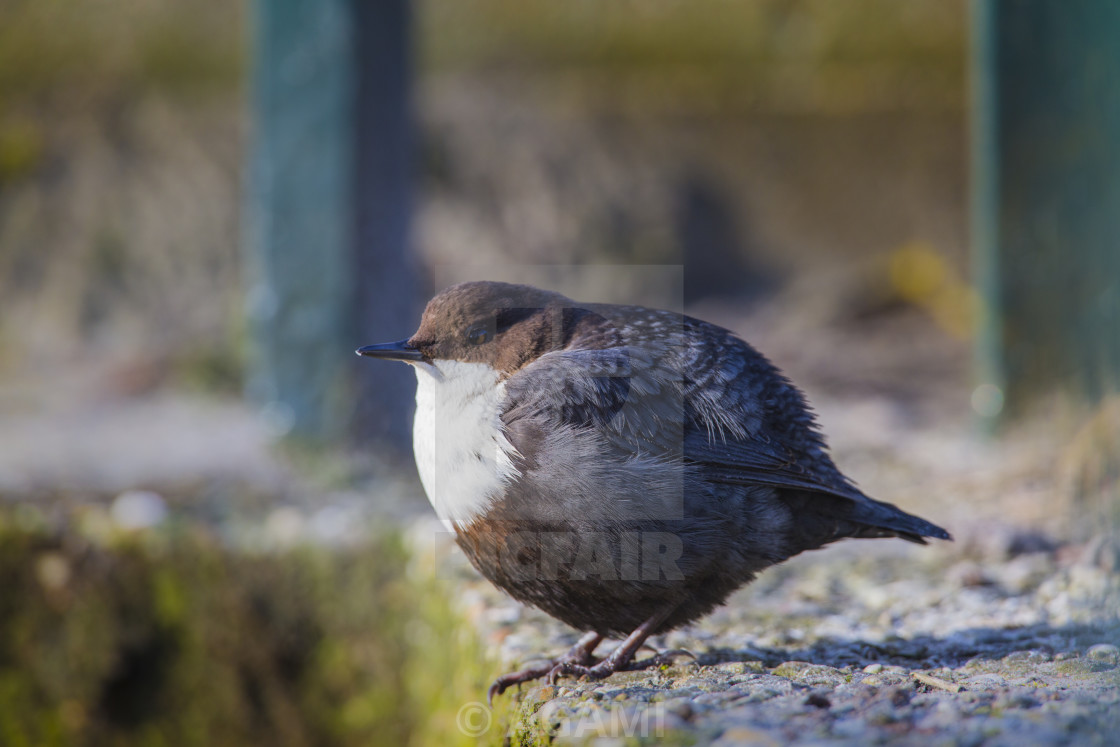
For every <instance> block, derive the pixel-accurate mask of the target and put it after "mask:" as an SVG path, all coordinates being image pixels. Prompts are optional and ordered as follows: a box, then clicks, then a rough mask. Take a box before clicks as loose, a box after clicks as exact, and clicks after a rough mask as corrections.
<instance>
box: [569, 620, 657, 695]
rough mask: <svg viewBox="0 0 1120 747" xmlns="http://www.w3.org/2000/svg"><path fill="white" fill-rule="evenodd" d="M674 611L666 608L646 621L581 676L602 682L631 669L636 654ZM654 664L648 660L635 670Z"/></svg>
mask: <svg viewBox="0 0 1120 747" xmlns="http://www.w3.org/2000/svg"><path fill="white" fill-rule="evenodd" d="M674 609H676V607H675V606H673V607H666V608H665V609H663V610H662V611H661V612H658V613H657V614H656V615H654V616H653V617H651V618H649V619H648V620H646V621H645V622H644V623H642V624H641V625H639V626H638V627H637V628H635V629H634V632H633V633H631V634H630V635H628V636H626V640H624V641H623V642H622V643H620V644H618V647H617V648H615V650H614V651H611V653H610V655H609V656H607V657H606V658H605V659H603V660H602V661H601V662H599V663H598V664H596V665H595V666H593V667H589V668H588V669H587V671H586V672H581V674H586V675H587V676H588V677H590V678H591V679H593V680H601V679H603V678H604V677H609V676H611V675H612V674H614V673H615V672H619V671H622V670H625V669H628V668H630V662H631V661H633V659H634V654H635V653H637V651H638V649H640V648H641V647H642V644H644V643H645V642H646V639H647V638H649V637H650V636H651V635H652V634H653V631H655V630H657V626H658V625H660V624H661V623H663V622H665V618H667V617H668V616H669V614H670V613H672V611H673V610H674ZM657 658H659V657H654V659H657ZM653 663H656V662H654V661H652V660H648V659H647V660H646V661H645V662H643V663H642V665H643V666H641V667H635V668H637V669H641V668H644V667H645V666H648V665H650V664H653Z"/></svg>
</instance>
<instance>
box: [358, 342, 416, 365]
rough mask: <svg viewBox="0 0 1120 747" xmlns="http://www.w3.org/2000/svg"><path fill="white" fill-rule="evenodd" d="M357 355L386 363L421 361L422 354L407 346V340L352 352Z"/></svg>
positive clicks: (384, 343)
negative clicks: (385, 361)
mask: <svg viewBox="0 0 1120 747" xmlns="http://www.w3.org/2000/svg"><path fill="white" fill-rule="evenodd" d="M354 352H355V353H357V354H358V355H364V356H367V357H369V358H382V359H384V360H387V361H405V362H408V361H422V360H424V354H423V353H421V352H420V351H419V350H417V349H416V348H414V347H411V346H409V344H408V340H398V341H397V342H383V343H381V344H380V345H366V346H365V347H364V348H358V349H357V350H355V351H354Z"/></svg>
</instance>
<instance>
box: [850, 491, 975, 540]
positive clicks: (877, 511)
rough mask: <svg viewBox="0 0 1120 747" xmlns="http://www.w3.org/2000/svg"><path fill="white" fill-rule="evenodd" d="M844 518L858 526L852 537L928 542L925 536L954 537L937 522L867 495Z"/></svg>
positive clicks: (948, 538)
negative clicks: (896, 538) (892, 538)
mask: <svg viewBox="0 0 1120 747" xmlns="http://www.w3.org/2000/svg"><path fill="white" fill-rule="evenodd" d="M853 503H854V505H853V506H852V510H851V511H849V512H846V515H845V518H846V519H848V520H849V521H851V522H853V523H854V524H856V525H858V528H857V529H856V532H855V533H853V534H852V535H850V536H852V537H898V538H899V539H904V540H906V541H907V542H916V543H918V544H919V545H924V544H926V541H925V538H926V537H933V538H934V539H943V540H952V539H953V536H952V535H951V534H949V533H948V532H946V531H945V530H944V529H942V528H941V527H939V526H937V525H936V524H934V523H932V522H929V521H926V520H925V519H921V518H918V517H917V516H914V515H913V514H908V513H906V512H905V511H903V510H902V509H900V508H898V507H897V506H892V505H891V504H890V503H884V502H882V501H877V500H875V499H873V498H867V499H866V500H865V501H854V502H853Z"/></svg>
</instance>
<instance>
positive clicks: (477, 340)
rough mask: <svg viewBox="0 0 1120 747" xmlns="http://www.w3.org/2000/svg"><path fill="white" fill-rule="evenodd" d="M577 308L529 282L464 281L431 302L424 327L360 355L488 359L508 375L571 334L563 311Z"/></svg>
mask: <svg viewBox="0 0 1120 747" xmlns="http://www.w3.org/2000/svg"><path fill="white" fill-rule="evenodd" d="M575 306H576V304H575V303H574V302H573V301H572V300H571V299H568V298H566V297H565V296H562V295H560V294H559V293H553V292H552V291H546V290H541V289H539V288H534V287H532V286H529V285H514V284H511V283H498V282H493V281H485V280H484V281H473V282H469V283H460V284H459V285H454V286H452V287H450V288H448V289H447V290H444V291H443V292H441V293H440V294H438V295H437V296H436V297H435V298H433V299H432V300H431V301H429V302H428V306H427V308H425V309H424V315H423V317H421V319H420V328H419V329H417V330H416V333H415V334H413V335H412V336H411V337H409V338H408V339H407V340H401V341H399V342H390V343H383V344H380V345H369V346H367V347H364V348H359V349H358V350H357V353H358V355H364V356H368V357H371V358H384V359H387V360H399V361H404V362H406V363H430V362H432V361H443V360H452V361H462V362H466V363H485V364H487V365H489V366H490V367H491V368H493V369H494V370H496V371H499V372H501V373H502V374H503V375H505V376H508V375H509V374H511V373H513V372H514V371H517V370H518V369H520V368H521V367H523V366H525V365H526V364H528V363H531V362H532V361H534V360H536V359H537V358H538V357H539V356H541V355H543V354H544V353H546V352H548V351H549V350H553V349H556V348H557V347H561V346H562V345H563V343H564V340H565V338H566V336H567V334H570V330H569V331H566V330H565V327H569V328H570V325H565V324H564V317H565V316H566V314H565V312H564V310H565V309H573V308H574V307H575Z"/></svg>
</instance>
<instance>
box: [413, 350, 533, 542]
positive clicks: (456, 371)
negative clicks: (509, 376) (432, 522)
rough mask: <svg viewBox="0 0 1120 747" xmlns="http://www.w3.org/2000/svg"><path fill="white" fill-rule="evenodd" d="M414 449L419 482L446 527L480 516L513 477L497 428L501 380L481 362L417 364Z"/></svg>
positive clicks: (508, 449)
mask: <svg viewBox="0 0 1120 747" xmlns="http://www.w3.org/2000/svg"><path fill="white" fill-rule="evenodd" d="M414 368H415V369H416V419H415V421H414V422H413V428H412V448H413V451H414V452H415V454H416V466H417V469H418V470H419V472H420V482H422V483H423V485H424V491H425V492H426V493H427V494H428V500H429V501H431V503H432V506H433V507H434V508H435V510H436V514H437V515H438V516H439V518H440V519H442V520H443V523H444V524H445V525H446V526H448V528H451V527H453V526H454V525H455V524H457V523H461V522H468V521H470V520H471V519H474V518H475V517H477V516H479V515H481V514H482V513H484V512H485V511H486V509H487V508H488V507H489V506H490V504H491V503H492V502H493V500H494V499H495V498H496V497H497V496H498V495H499V493H500V492H501V490H502V489H503V488H504V487H505V484H506V483H507V482H508V481H509V480H511V479H513V478H514V477H516V476H517V469H516V467H514V465H513V462H512V461H511V458H510V457H511V455H512V454H513V453H514V448H513V446H511V445H510V443H509V441H507V440H506V438H505V436H504V435H503V433H502V430H501V420H500V414H501V404H502V399H503V397H504V394H505V384H504V383H499V382H498V372H497V371H495V370H494V369H493V368H491V367H490V366H488V365H486V364H484V363H462V362H458V361H434V362H432V363H431V364H416V365H414Z"/></svg>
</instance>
